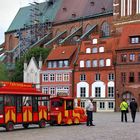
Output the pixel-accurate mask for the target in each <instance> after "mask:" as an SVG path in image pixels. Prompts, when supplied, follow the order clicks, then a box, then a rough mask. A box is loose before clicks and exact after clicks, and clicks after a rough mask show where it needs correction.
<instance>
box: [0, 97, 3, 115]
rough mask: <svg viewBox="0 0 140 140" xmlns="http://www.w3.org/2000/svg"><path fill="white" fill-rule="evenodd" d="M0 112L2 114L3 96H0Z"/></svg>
mask: <svg viewBox="0 0 140 140" xmlns="http://www.w3.org/2000/svg"><path fill="white" fill-rule="evenodd" d="M0 114H3V96H0Z"/></svg>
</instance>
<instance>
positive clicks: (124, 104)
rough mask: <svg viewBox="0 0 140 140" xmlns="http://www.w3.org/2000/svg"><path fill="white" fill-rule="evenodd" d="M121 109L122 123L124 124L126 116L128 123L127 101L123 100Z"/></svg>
mask: <svg viewBox="0 0 140 140" xmlns="http://www.w3.org/2000/svg"><path fill="white" fill-rule="evenodd" d="M120 109H121V122H123V118H124V116H125V122H127V110H128V103H127V102H126V101H125V99H123V100H122V102H121V104H120Z"/></svg>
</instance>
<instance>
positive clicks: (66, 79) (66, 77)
mask: <svg viewBox="0 0 140 140" xmlns="http://www.w3.org/2000/svg"><path fill="white" fill-rule="evenodd" d="M63 80H64V81H69V74H68V73H65V74H64V75H63Z"/></svg>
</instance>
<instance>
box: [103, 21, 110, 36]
mask: <svg viewBox="0 0 140 140" xmlns="http://www.w3.org/2000/svg"><path fill="white" fill-rule="evenodd" d="M109 28H110V27H109V24H108V23H107V22H104V23H103V24H102V26H101V32H102V37H107V36H109V35H110V29H109Z"/></svg>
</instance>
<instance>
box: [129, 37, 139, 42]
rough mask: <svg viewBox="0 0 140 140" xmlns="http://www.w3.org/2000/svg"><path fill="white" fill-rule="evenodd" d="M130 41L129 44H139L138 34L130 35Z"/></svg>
mask: <svg viewBox="0 0 140 140" xmlns="http://www.w3.org/2000/svg"><path fill="white" fill-rule="evenodd" d="M130 43H131V44H139V43H140V36H131V37H130Z"/></svg>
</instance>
